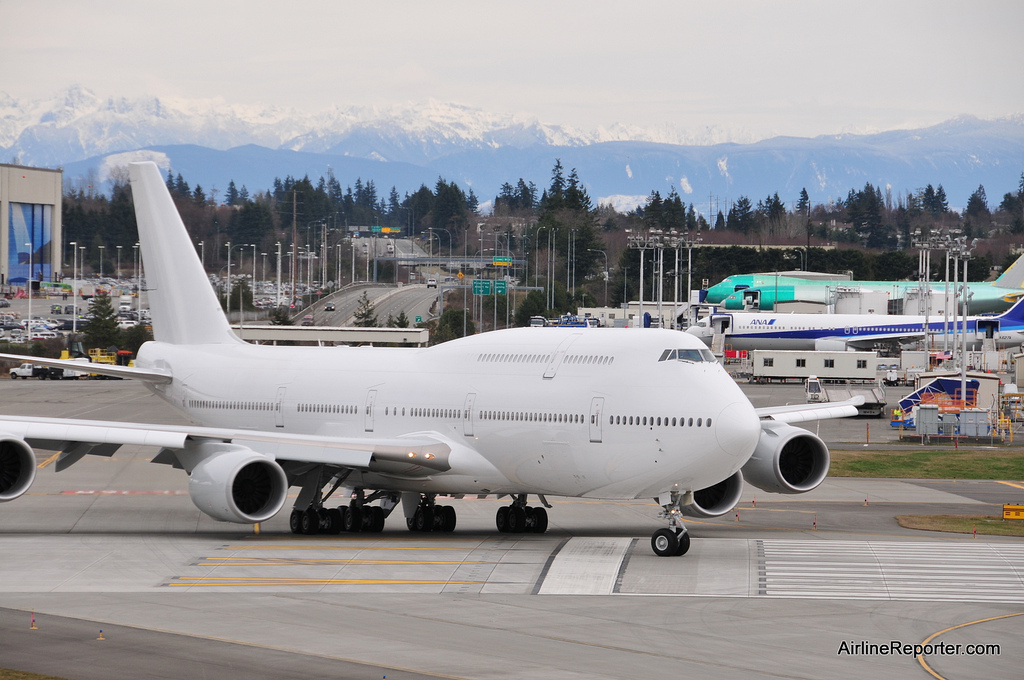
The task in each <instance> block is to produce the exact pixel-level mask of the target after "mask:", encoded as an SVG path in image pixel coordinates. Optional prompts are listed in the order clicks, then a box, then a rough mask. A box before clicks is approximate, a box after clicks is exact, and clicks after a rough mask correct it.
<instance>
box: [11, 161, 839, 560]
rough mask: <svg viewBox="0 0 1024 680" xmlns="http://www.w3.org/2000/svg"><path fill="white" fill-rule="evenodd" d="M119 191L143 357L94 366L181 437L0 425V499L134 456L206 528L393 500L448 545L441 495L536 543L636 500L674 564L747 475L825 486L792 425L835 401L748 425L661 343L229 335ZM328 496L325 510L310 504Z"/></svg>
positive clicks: (375, 521) (693, 355) (636, 337)
mask: <svg viewBox="0 0 1024 680" xmlns="http://www.w3.org/2000/svg"><path fill="white" fill-rule="evenodd" d="M130 178H131V186H132V193H133V195H134V201H135V210H136V215H137V217H138V226H139V238H140V243H141V247H142V254H143V258H144V262H145V264H146V279H147V285H148V293H149V299H150V305H151V309H152V317H153V332H154V336H155V340H154V341H152V342H148V343H146V344H144V345H143V346H142V348H141V349H140V350H139V353H138V358H137V360H136V367H117V366H103V365H94V366H93V367H92V368H91V369H90V370H91V371H94V372H97V373H106V374H109V375H117V376H121V377H129V378H134V379H137V380H141V381H143V382H144V383H146V385H148V386H149V388H150V389H151V390H152V391H153V392H154V393H155V394H156V395H158V396H159V397H161V398H163V399H165V400H166V401H167V402H168V403H169V404H171V405H172V406H174V408H176V409H177V410H178V411H180V412H181V413H182V414H184V415H185V416H186V417H187V418H188V419H189V421H190V422H191V423H193V424H191V425H187V426H166V425H156V424H134V423H115V422H100V421H87V420H62V419H51V418H42V417H32V418H24V417H0V501H7V500H12V499H14V498H17V497H18V496H20V495H22V494H23V493H25V492H26V491H27V490H28V488H29V487H30V485H31V484H32V482H33V479H34V477H35V473H36V457H35V454H34V451H33V447H40V448H44V449H50V450H59V451H60V456H59V459H58V461H57V463H56V466H55V467H56V469H57V470H58V471H60V470H64V469H66V468H67V467H69V466H71V465H72V464H74V463H75V462H76V461H78V460H79V459H81V458H82V457H83V456H85V455H87V454H93V455H100V456H111V455H112V454H113V453H114V451H115V450H116V449H117V448H118V447H119V446H122V445H124V444H137V445H149V446H156V447H159V449H160V451H159V453H157V455H156V456H154V458H153V462H155V463H164V464H168V465H173V466H174V467H178V468H183V469H184V470H185V471H186V472H187V473H188V475H189V482H188V488H189V493H190V495H191V497H192V501H193V502H194V503H195V505H196V506H197V507H198V508H199V509H200V510H202V511H203V512H205V513H206V514H208V515H210V516H211V517H214V518H216V519H218V520H224V521H228V522H238V523H244V524H252V523H259V522H264V521H266V520H268V519H270V518H271V517H273V516H274V515H275V514H277V512H278V511H279V510H280V509H281V508H282V507H283V506H284V504H285V501H286V497H287V493H288V489H289V487H291V486H297V487H299V488H300V491H299V493H298V498H297V500H296V501H295V505H294V508H293V510H292V513H291V518H290V519H291V521H290V526H291V530H292V531H294V532H296V533H300V532H301V533H318V532H323V533H337V532H340V531H341V530H342V529H345V530H348V531H360V530H362V531H381V530H382V529H383V527H384V522H385V518H386V517H387V516H388V515H389V514H390V513H391V511H392V510H394V509H395V508H396V507H398V505H399V503H401V505H402V508H403V513H404V515H405V521H406V525H407V526H408V528H409V529H411V530H415V531H432V530H433V531H452V530H453V529H454V528H455V525H456V516H455V511H454V509H453V508H452V506H450V505H442V504H441V503H439V502H437V501H438V496H441V495H449V496H452V495H454V496H461V495H489V494H496V495H499V496H507V497H509V498H510V503H509V504H507V505H503V506H502V507H501V508H499V509H498V511H497V513H496V517H495V523H496V525H497V529H498V530H499V531H502V532H523V531H530V532H543V531H545V529H546V528H547V524H548V519H547V511H546V509H545V508H550V507H551V506H550V505H549V504H548V503H547V501H546V496H548V495H561V496H573V497H586V498H601V499H633V498H654V499H656V501H657V503H658V504H659V505H660V506H661V509H662V511H661V516H662V517H663V518H664V519H666V520H667V522H668V526H667V527H665V528H662V529H659V530H658V531H656V532H655V533H654V535H653V536H652V538H651V544H652V547H653V549H654V551H655V552H656V553H657V554H659V555H677V554H683V553H685V552H686V550H687V548H688V547H689V544H690V538H689V535H688V534H687V533H686V531H685V528H684V527H683V526H682V525H681V524H680V522H679V517H680V515H683V514H685V515H689V516H696V517H713V516H718V515H722V514H725V513H727V512H729V511H730V510H732V508H733V507H734V506H735V505H736V503H737V502H738V500H739V498H740V493H741V491H742V488H743V480H744V479H746V480H747V481H749V482H750V483H751V484H753V485H754V486H756V487H758V488H760V489H764V490H766V491H773V492H778V493H802V492H805V491H809V490H811V489H813V488H814V487H816V486H817V485H818V484H819V483H820V482H821V481H822V480H823V479H824V478H825V475H826V473H827V472H828V467H829V454H828V448H827V447H826V446H825V444H824V443H823V442H822V440H821V439H819V438H818V437H817V436H815V435H814V434H813V433H811V432H809V431H807V430H804V429H801V428H797V427H793V426H792V425H791V424H790V423H793V422H800V421H805V420H815V419H821V418H833V417H845V416H851V415H855V414H856V407H855V402H853V401H851V402H847V403H841V404H823V405H799V406H787V407H776V408H766V409H754V408H753V406H751V404H750V402H749V401H748V400H747V398H746V397H745V396H744V395H743V393H742V392H741V391H740V389H739V388H738V387H737V385H736V383H735V382H734V381H733V380H732V379H731V378H730V377H729V376H728V375H727V374H726V372H725V370H724V369H723V368H722V367H721V366H720V365H719V364H718V363H716V362H715V360H714V357H713V356H712V354H711V353H710V352H709V351H708V350H707V349H706V348H704V347H703V345H702V344H701V343H700V341H699V340H697V339H696V338H694V337H692V336H689V335H685V334H683V333H677V332H673V331H668V330H635V329H594V328H522V329H512V330H505V331H495V332H491V333H484V334H480V335H476V336H472V337H467V338H463V339H459V340H454V341H451V342H446V343H443V344H441V345H437V346H435V347H430V348H417V349H410V348H320V347H271V346H257V345H251V344H248V343H245V342H242V341H240V340H239V339H238V338H237V337H236V336H235V334H234V333H233V332H232V331H231V329H230V327H229V326H228V324H227V321H226V320H225V317H224V314H223V312H222V311H221V308H220V305H219V304H218V302H217V298H216V295H215V294H214V292H213V290H212V288H211V287H210V285H209V281H208V279H207V277H206V275H205V273H204V272H203V269H202V266H201V264H200V262H199V258H198V257H197V256H196V253H195V249H194V248H193V246H192V244H191V242H190V240H189V237H188V234H187V232H186V230H185V227H184V225H183V224H182V222H181V219H180V218H179V216H178V214H177V211H176V210H175V208H174V204H173V203H172V201H171V198H170V195H169V194H168V192H167V189H166V187H165V186H164V182H163V178H162V176H161V174H160V171H159V170H158V169H157V167H156V165H154V164H153V163H133V164H131V166H130ZM7 356H8V358H9V356H10V355H7ZM21 358H22V357H18V358H17V360H21ZM33 361H36V362H38V363H45V364H48V365H53V366H64V365H65V363H63V362H61V361H60V360H40V359H33ZM73 366H74V367H77V368H81V365H80V364H77V363H76V364H73ZM335 494H337V495H338V496H339V497H340V498H341V499H342V505H341V506H339V507H334V508H329V507H327V503H328V501H329V499H330V498H331V497H332V496H333V495H335ZM529 495H534V496H537V498H538V499H539V501H540V503H541V505H540V506H531V505H529V504H528V503H527V498H528V496H529Z"/></svg>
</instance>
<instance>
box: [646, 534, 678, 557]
mask: <svg viewBox="0 0 1024 680" xmlns="http://www.w3.org/2000/svg"><path fill="white" fill-rule="evenodd" d="M651 549H652V550H654V554H655V555H657V556H658V557H672V556H674V555H675V554H676V550H678V549H679V538H678V537H677V536H676V532H674V531H672V530H671V529H658V530H657V531H655V532H654V535H653V536H651Z"/></svg>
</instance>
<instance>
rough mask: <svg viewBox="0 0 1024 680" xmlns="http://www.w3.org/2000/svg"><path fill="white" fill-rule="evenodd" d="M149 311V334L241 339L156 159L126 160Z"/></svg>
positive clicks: (196, 341)
mask: <svg viewBox="0 0 1024 680" xmlns="http://www.w3.org/2000/svg"><path fill="white" fill-rule="evenodd" d="M128 170H129V176H130V179H131V185H132V197H133V199H134V201H135V216H136V219H137V221H138V224H139V244H140V246H141V247H142V261H143V264H144V266H145V280H146V285H147V292H148V294H149V302H150V308H151V310H152V314H153V337H154V339H155V340H157V341H158V342H167V343H171V344H174V345H201V344H227V343H238V342H241V341H240V340H239V339H238V338H237V337H236V336H235V334H234V333H232V332H231V328H230V326H228V321H227V318H225V316H224V312H223V311H222V310H221V307H220V303H219V302H218V301H217V296H216V294H215V293H214V292H213V288H212V287H211V286H210V281H209V279H208V278H207V276H206V272H204V271H203V266H202V264H201V263H200V262H199V256H198V255H197V254H196V249H195V246H193V245H192V241H191V239H190V238H189V235H188V232H187V231H186V230H185V225H184V223H183V222H182V221H181V217H180V216H179V215H178V210H177V208H175V207H174V201H172V200H171V194H170V192H168V191H167V186H166V185H165V184H164V180H163V177H162V176H161V175H160V170H159V169H158V168H157V166H156V164H155V163H152V162H145V163H131V164H129V166H128Z"/></svg>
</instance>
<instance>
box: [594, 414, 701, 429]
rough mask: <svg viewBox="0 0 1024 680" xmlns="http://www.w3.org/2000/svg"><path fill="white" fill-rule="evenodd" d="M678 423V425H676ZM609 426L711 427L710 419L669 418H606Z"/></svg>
mask: <svg viewBox="0 0 1024 680" xmlns="http://www.w3.org/2000/svg"><path fill="white" fill-rule="evenodd" d="M677 422H678V424H677ZM608 424H609V425H647V426H652V427H711V418H697V420H696V421H695V420H694V419H693V418H669V417H668V416H664V417H662V416H658V417H655V416H608Z"/></svg>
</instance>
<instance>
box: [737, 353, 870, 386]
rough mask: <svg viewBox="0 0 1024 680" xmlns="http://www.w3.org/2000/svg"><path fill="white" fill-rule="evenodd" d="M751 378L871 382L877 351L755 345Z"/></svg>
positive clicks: (756, 379) (751, 362)
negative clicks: (843, 350)
mask: <svg viewBox="0 0 1024 680" xmlns="http://www.w3.org/2000/svg"><path fill="white" fill-rule="evenodd" d="M750 364H751V365H750V371H751V378H752V379H753V380H754V381H755V382H772V381H773V380H781V381H785V380H801V381H803V380H806V379H807V378H810V377H811V376H817V377H818V378H821V379H823V380H854V381H857V380H861V381H865V382H874V380H875V377H876V373H877V369H878V353H877V352H837V351H827V352H825V351H813V350H807V351H802V350H794V349H755V350H752V351H751V352H750Z"/></svg>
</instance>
